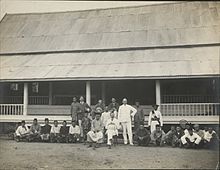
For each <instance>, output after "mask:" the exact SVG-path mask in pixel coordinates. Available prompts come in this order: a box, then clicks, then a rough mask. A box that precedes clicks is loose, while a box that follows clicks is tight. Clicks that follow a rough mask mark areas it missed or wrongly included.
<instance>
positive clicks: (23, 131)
mask: <svg viewBox="0 0 220 170" xmlns="http://www.w3.org/2000/svg"><path fill="white" fill-rule="evenodd" d="M29 135H30V130H29V128H28V126H27V125H25V121H24V120H22V121H21V125H20V126H18V128H17V130H16V131H15V140H16V141H17V142H19V141H21V140H28V138H29Z"/></svg>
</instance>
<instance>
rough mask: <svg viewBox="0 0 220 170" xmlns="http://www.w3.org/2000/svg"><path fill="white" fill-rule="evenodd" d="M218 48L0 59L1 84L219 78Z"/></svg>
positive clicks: (28, 56) (219, 51)
mask: <svg viewBox="0 0 220 170" xmlns="http://www.w3.org/2000/svg"><path fill="white" fill-rule="evenodd" d="M219 56H220V48H219V47H196V48H179V49H151V50H149V49H148V50H136V51H109V52H89V53H53V54H35V55H11V56H0V61H1V62H0V73H1V74H0V81H19V80H20V81H22V80H30V81H32V80H33V81H34V80H35V81H36V80H50V79H51V80H52V79H53V80H56V79H64V80H65V79H72V80H77V79H88V78H93V79H97V80H98V79H103V78H106V79H111V78H114V79H120V78H122V77H123V78H137V77H142V78H148V77H164V76H167V77H175V76H195V75H197V76H201V75H219V73H220V69H219V62H220V59H219Z"/></svg>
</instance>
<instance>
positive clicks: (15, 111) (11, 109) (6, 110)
mask: <svg viewBox="0 0 220 170" xmlns="http://www.w3.org/2000/svg"><path fill="white" fill-rule="evenodd" d="M23 110H24V106H23V104H0V115H23Z"/></svg>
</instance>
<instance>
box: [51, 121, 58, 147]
mask: <svg viewBox="0 0 220 170" xmlns="http://www.w3.org/2000/svg"><path fill="white" fill-rule="evenodd" d="M59 135H60V126H59V125H58V121H57V120H54V124H53V125H52V127H51V130H50V142H52V143H53V142H59Z"/></svg>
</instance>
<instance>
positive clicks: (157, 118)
mask: <svg viewBox="0 0 220 170" xmlns="http://www.w3.org/2000/svg"><path fill="white" fill-rule="evenodd" d="M152 107H153V110H152V111H151V112H150V114H149V120H148V126H150V131H151V133H152V132H153V131H154V130H155V129H156V125H160V127H162V126H163V118H162V114H161V112H160V111H159V110H158V107H159V105H157V104H154V105H152Z"/></svg>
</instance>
